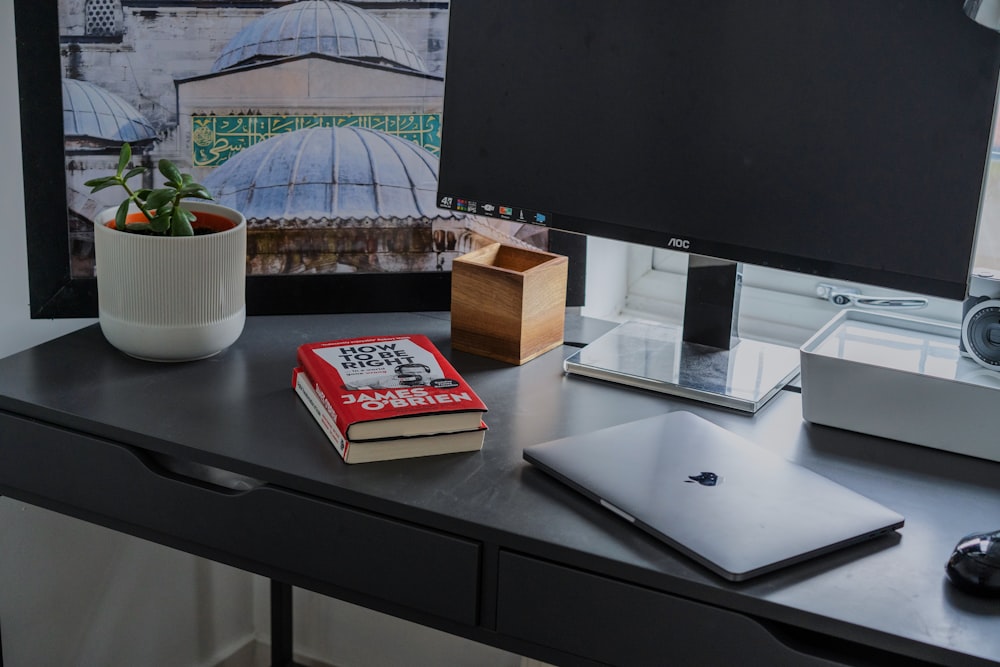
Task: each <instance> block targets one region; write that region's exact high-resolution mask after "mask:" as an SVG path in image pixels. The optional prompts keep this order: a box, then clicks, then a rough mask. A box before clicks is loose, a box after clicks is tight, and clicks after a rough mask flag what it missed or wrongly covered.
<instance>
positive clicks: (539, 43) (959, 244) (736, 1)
mask: <svg viewBox="0 0 1000 667" xmlns="http://www.w3.org/2000/svg"><path fill="white" fill-rule="evenodd" d="M450 13H451V23H450V29H449V36H448V62H447V71H446V77H445V102H444V118H443V137H442V155H441V163H440V174H439V196H440V202H441V205H442V206H443V207H445V208H452V209H459V210H466V211H473V212H476V213H479V214H483V215H492V216H496V217H501V218H507V219H515V220H527V221H529V222H538V223H542V224H546V225H549V226H552V227H556V228H560V229H565V230H569V231H575V232H580V233H585V234H593V235H597V236H603V237H609V238H616V239H621V240H626V241H634V242H639V243H645V244H648V245H655V246H660V247H667V248H676V249H678V250H685V251H689V252H692V253H697V254H701V255H709V256H714V257H721V258H725V259H731V260H735V261H742V262H748V263H752V264H759V265H763V266H773V267H777V268H782V269H787V270H792V271H798V272H803V273H812V274H818V275H823V276H828V277H833V278H842V279H847V280H855V281H859V282H864V283H870V284H876V285H881V286H886V287H895V288H899V289H905V290H910V291H916V292H921V293H925V294H931V295H938V296H944V297H949V298H955V299H960V298H962V297H963V296H964V294H965V289H966V281H967V276H968V272H969V264H970V261H971V260H970V258H971V255H972V252H973V247H974V242H975V229H976V223H977V219H978V216H979V211H980V200H981V191H982V186H983V179H984V174H985V169H986V165H987V161H988V158H989V146H990V137H991V128H992V122H993V113H994V105H995V97H996V90H997V77H998V69H1000V35H998V34H997V33H996V32H994V31H992V30H990V29H988V28H986V27H984V26H982V25H979V24H978V23H976V22H974V21H973V20H971V19H970V18H968V17H967V16H966V15H965V14H964V12H963V10H962V3H961V2H960V0H905V1H900V0H714V1H711V2H701V1H695V0H688V1H685V2H664V1H652V0H572V1H567V0H503V1H502V2H498V1H497V0H453V2H452V3H451V8H450Z"/></svg>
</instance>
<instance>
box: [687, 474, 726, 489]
mask: <svg viewBox="0 0 1000 667" xmlns="http://www.w3.org/2000/svg"><path fill="white" fill-rule="evenodd" d="M684 482H685V483H686V484H701V485H702V486H715V485H716V484H718V483H719V476H718V475H716V474H715V473H714V472H703V473H701V474H700V475H688V478H687V479H686V480H684Z"/></svg>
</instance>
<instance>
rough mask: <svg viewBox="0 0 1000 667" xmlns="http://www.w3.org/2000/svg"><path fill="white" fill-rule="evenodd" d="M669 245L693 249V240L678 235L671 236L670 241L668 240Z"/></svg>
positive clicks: (682, 248) (670, 246)
mask: <svg viewBox="0 0 1000 667" xmlns="http://www.w3.org/2000/svg"><path fill="white" fill-rule="evenodd" d="M667 247H668V248H679V249H681V250H690V249H691V242H690V241H688V240H687V239H679V238H677V237H676V236H673V237H671V238H670V240H669V241H667Z"/></svg>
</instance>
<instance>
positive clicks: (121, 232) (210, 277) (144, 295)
mask: <svg viewBox="0 0 1000 667" xmlns="http://www.w3.org/2000/svg"><path fill="white" fill-rule="evenodd" d="M131 160H132V149H131V147H130V146H129V144H124V145H122V148H121V152H120V154H119V156H118V169H117V171H116V172H115V173H114V174H112V175H110V176H104V177H101V178H95V179H91V180H89V181H87V182H86V185H87V186H88V187H90V188H91V192H98V191H100V190H104V189H106V188H109V187H121V188H123V189H124V190H125V192H126V195H127V196H126V197H125V199H124V200H123V201H122V203H121V204H120V205H119V206H118V207H114V208H109V209H106V210H104V211H102V212H101V213H100V214H98V216H97V219H96V220H95V221H94V253H95V261H96V265H97V294H98V315H99V320H100V324H101V330H102V331H103V333H104V336H105V338H107V339H108V341H109V342H110V343H111V344H112V345H114V346H115V347H117V348H118V349H120V350H122V351H123V352H125V353H127V354H129V355H131V356H134V357H138V358H141V359H149V360H154V361H189V360H193V359H203V358H205V357H210V356H212V355H214V354H217V353H218V352H221V351H222V350H224V349H226V348H227V347H229V346H230V345H231V344H232V343H233V342H235V341H236V339H237V338H239V336H240V334H241V333H242V331H243V325H244V322H245V320H246V218H244V217H243V215H242V214H241V213H240V212H239V211H235V210H233V209H231V208H228V207H225V206H220V205H218V204H214V203H211V202H210V201H209V200H211V199H212V195H211V194H210V193H209V192H208V191H207V190H206V189H205V187H204V186H202V185H201V184H199V183H197V182H195V181H194V179H193V178H192V177H191V175H190V174H186V173H181V171H180V170H179V169H178V168H177V167H176V165H174V164H173V163H172V162H170V161H169V160H166V159H161V160H160V161H159V164H158V167H159V171H160V174H162V176H163V177H164V179H166V180H165V183H164V185H163V186H162V187H159V188H140V189H133V188H132V187H130V186H129V184H128V181H129V180H131V179H132V178H134V177H136V176H139V175H141V174H144V173H146V172H147V171H148V168H146V167H131V166H130V162H131Z"/></svg>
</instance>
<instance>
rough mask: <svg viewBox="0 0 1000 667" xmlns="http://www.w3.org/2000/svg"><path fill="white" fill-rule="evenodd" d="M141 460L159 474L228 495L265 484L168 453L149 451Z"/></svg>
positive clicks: (244, 491) (237, 493)
mask: <svg viewBox="0 0 1000 667" xmlns="http://www.w3.org/2000/svg"><path fill="white" fill-rule="evenodd" d="M139 460H140V461H142V463H143V465H145V466H146V467H147V468H149V470H150V471H151V472H153V473H155V474H157V475H161V476H165V477H173V478H177V479H180V480H182V481H185V482H188V483H193V484H196V485H198V486H201V487H204V488H207V489H209V490H211V491H217V492H220V493H225V494H227V495H239V494H242V493H246V492H248V491H253V490H254V489H256V488H259V487H261V486H263V485H264V484H265V483H264V482H263V481H261V480H259V479H255V478H253V477H248V476H246V475H241V474H239V473H235V472H232V471H230V470H225V469H223V468H215V467H212V466H208V465H205V464H203V463H194V462H192V461H183V460H181V459H177V458H174V457H173V456H168V455H166V454H154V453H149V454H148V455H146V456H140V457H139Z"/></svg>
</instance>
